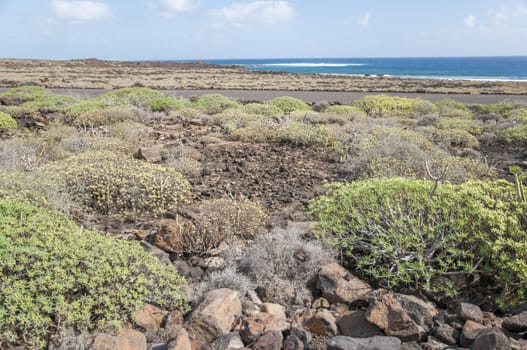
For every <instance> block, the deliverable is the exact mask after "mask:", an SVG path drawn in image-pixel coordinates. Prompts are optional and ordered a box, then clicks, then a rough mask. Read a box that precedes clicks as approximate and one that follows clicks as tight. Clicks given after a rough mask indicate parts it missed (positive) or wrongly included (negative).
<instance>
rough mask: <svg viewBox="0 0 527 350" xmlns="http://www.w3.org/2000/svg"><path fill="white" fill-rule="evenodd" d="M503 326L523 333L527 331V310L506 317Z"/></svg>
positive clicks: (511, 330)
mask: <svg viewBox="0 0 527 350" xmlns="http://www.w3.org/2000/svg"><path fill="white" fill-rule="evenodd" d="M502 327H503V328H504V329H506V330H508V331H510V332H514V333H523V332H525V331H527V311H524V312H522V313H520V314H517V315H514V316H510V317H507V318H504V319H503V323H502Z"/></svg>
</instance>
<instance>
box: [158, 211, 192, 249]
mask: <svg viewBox="0 0 527 350" xmlns="http://www.w3.org/2000/svg"><path fill="white" fill-rule="evenodd" d="M192 227H193V225H192V223H191V222H190V221H188V220H186V219H183V218H182V217H181V216H178V217H177V218H176V219H175V220H174V219H162V220H159V222H158V224H157V228H158V231H157V234H156V237H155V243H154V244H155V245H156V247H158V248H161V249H163V250H164V251H167V252H178V251H182V250H183V248H184V247H183V245H182V242H183V239H182V235H183V234H184V233H185V232H189V231H191V230H192Z"/></svg>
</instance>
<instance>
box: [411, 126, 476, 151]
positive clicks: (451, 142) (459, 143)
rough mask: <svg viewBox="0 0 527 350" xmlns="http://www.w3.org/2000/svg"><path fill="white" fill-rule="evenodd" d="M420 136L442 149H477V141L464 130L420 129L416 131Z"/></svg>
mask: <svg viewBox="0 0 527 350" xmlns="http://www.w3.org/2000/svg"><path fill="white" fill-rule="evenodd" d="M417 131H418V132H419V133H420V134H423V135H425V136H426V137H427V138H428V139H429V140H430V141H432V142H433V143H435V144H436V145H439V146H441V147H443V148H448V147H456V148H477V147H479V141H478V139H477V138H476V137H475V136H473V135H472V134H470V133H469V132H468V131H466V130H464V129H445V130H440V129H436V128H434V127H420V128H418V129H417Z"/></svg>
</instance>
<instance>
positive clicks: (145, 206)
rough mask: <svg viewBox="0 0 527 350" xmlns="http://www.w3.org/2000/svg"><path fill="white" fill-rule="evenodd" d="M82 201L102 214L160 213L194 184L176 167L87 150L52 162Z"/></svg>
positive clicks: (54, 169)
mask: <svg viewBox="0 0 527 350" xmlns="http://www.w3.org/2000/svg"><path fill="white" fill-rule="evenodd" d="M46 170H47V171H48V172H52V173H55V174H57V176H59V177H60V178H62V179H63V180H64V181H65V184H66V187H67V188H68V190H69V191H70V193H71V194H72V195H73V196H74V197H75V198H76V199H77V200H78V201H79V202H81V203H82V204H84V205H86V206H87V207H90V208H93V209H94V210H96V211H97V212H100V213H102V214H113V213H119V212H126V211H132V212H134V213H136V214H139V213H150V214H160V213H162V212H165V211H167V210H171V209H175V208H176V207H177V205H178V204H179V203H180V202H182V201H184V199H185V197H186V195H187V194H188V191H189V189H190V185H189V183H188V181H187V180H186V179H185V178H184V177H183V176H182V175H181V174H180V173H178V172H177V171H175V170H174V169H169V168H165V167H163V166H160V165H156V164H150V163H146V162H143V161H139V160H136V159H133V158H131V157H129V156H126V155H123V154H116V153H110V152H105V151H97V152H87V153H84V154H81V155H78V156H75V157H71V158H68V159H67V160H65V161H63V162H57V163H54V164H50V165H49V166H48V167H47V168H46Z"/></svg>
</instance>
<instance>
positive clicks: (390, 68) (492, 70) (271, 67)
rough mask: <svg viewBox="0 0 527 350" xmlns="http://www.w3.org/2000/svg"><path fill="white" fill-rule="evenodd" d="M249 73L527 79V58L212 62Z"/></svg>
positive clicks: (296, 59) (323, 59)
mask: <svg viewBox="0 0 527 350" xmlns="http://www.w3.org/2000/svg"><path fill="white" fill-rule="evenodd" d="M205 61H206V62H209V63H214V64H229V65H242V66H244V67H246V68H247V69H250V70H258V71H278V72H294V73H311V74H313V73H316V74H346V75H385V76H396V77H414V78H437V79H470V80H527V56H513V57H438V58H432V57H429V58H288V59H211V60H205Z"/></svg>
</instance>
